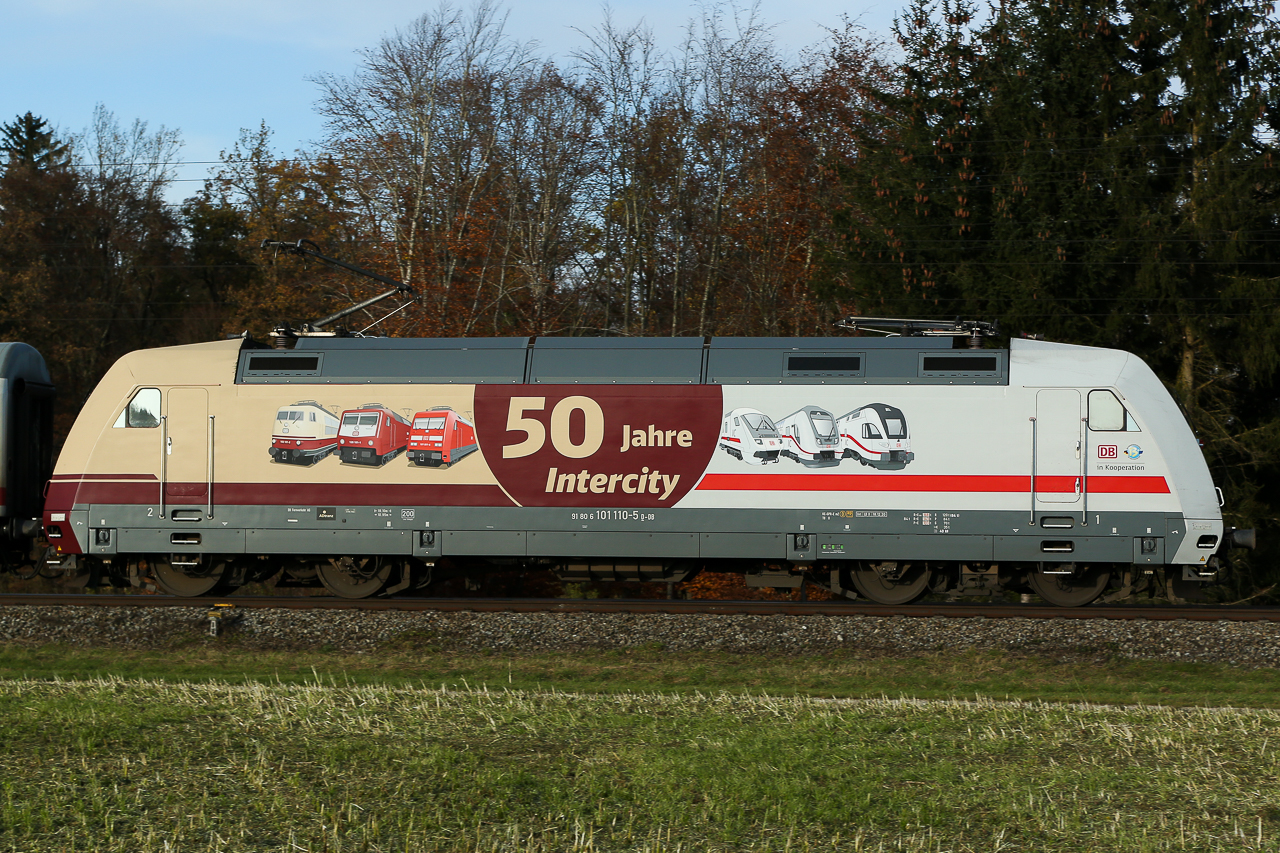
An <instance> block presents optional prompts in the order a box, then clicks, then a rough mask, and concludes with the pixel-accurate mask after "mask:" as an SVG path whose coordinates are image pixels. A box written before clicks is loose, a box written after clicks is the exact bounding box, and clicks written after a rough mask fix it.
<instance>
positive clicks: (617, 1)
mask: <svg viewBox="0 0 1280 853" xmlns="http://www.w3.org/2000/svg"><path fill="white" fill-rule="evenodd" d="M504 5H505V9H506V10H507V12H508V18H507V29H506V31H507V34H508V35H510V36H512V37H513V38H516V39H518V40H520V41H530V40H533V41H537V42H538V43H539V45H540V46H541V50H542V51H543V52H544V53H547V54H551V55H553V56H557V57H562V58H563V57H566V56H567V55H568V54H569V53H571V52H572V51H573V50H574V49H575V48H577V47H579V46H581V44H582V41H583V40H582V37H581V36H580V35H579V34H578V33H576V32H574V29H573V28H574V27H578V28H581V29H588V30H589V29H591V28H593V27H594V26H595V25H597V24H598V23H599V22H600V21H601V20H603V15H604V13H603V4H602V3H601V2H599V0H558V2H533V0H510V2H507V3H505V4H504ZM901 5H902V4H901V3H899V2H892V0H859V2H839V0H805V2H796V0H761V2H760V3H759V6H758V8H759V13H760V18H761V19H762V20H763V21H764V22H766V23H768V24H771V25H773V26H774V35H775V38H776V42H777V44H778V45H779V46H780V47H782V48H783V49H784V50H787V51H789V52H792V53H798V52H799V51H800V49H801V48H803V47H806V46H808V45H811V44H813V43H816V42H818V41H820V40H821V39H822V38H823V36H824V34H825V31H824V29H823V28H824V27H838V26H839V24H840V17H841V15H848V16H849V17H850V18H851V19H854V20H857V21H858V22H859V23H861V24H862V25H863V26H864V27H866V28H867V29H868V30H869V31H871V32H872V33H875V34H879V35H883V36H884V37H886V38H887V36H888V34H889V27H890V22H891V21H892V18H893V15H894V13H895V12H896V11H897V10H898V9H899V8H900V6H901ZM435 6H436V0H425V2H423V0H419V2H404V0H374V2H370V3H367V4H357V3H352V2H335V0H308V2H300V0H200V2H195V0H164V2H161V0H113V2H102V0H10V2H9V3H6V4H5V5H4V8H3V10H0V80H2V81H3V83H0V122H6V123H7V122H10V121H12V120H13V118H14V117H15V116H17V115H21V114H23V113H25V112H27V111H28V110H30V111H32V112H33V113H35V114H36V115H39V116H42V117H44V118H45V119H47V120H48V121H49V122H50V123H51V124H53V125H55V126H56V127H57V128H58V129H59V130H60V131H62V132H63V133H67V132H79V131H82V130H83V129H84V128H85V127H86V126H87V125H88V124H89V121H90V118H91V116H92V113H93V107H94V105H95V104H96V103H102V104H103V105H105V106H106V107H107V108H108V109H109V110H111V111H112V112H114V113H115V115H116V116H117V118H119V119H120V122H121V124H123V125H128V124H131V123H132V122H133V120H134V119H142V120H144V121H146V122H148V124H149V125H150V127H151V129H152V130H154V129H156V128H158V127H159V126H160V125H164V126H166V127H168V128H171V129H178V130H180V131H181V134H182V138H183V140H184V142H185V146H184V148H183V151H182V159H183V160H184V161H185V162H186V163H187V164H188V165H185V166H183V167H181V168H180V169H179V172H178V177H179V183H178V185H177V186H175V187H174V188H173V192H172V193H171V194H170V195H171V197H176V198H183V197H185V196H188V195H191V194H192V193H194V192H196V191H197V190H198V189H199V187H200V182H201V181H202V180H203V178H204V177H205V175H206V174H207V173H208V170H209V168H210V166H209V161H214V160H216V159H217V157H218V154H219V152H220V151H222V150H225V149H229V148H230V147H231V145H232V144H233V143H234V142H235V141H236V139H237V138H238V136H239V133H240V129H241V128H256V127H258V125H259V123H260V122H262V121H265V122H266V123H267V125H268V126H269V127H271V128H272V130H273V131H274V132H275V136H274V142H275V145H276V148H277V150H278V151H280V152H282V153H290V152H292V151H294V150H295V149H297V148H300V147H306V146H307V144H308V142H310V141H311V140H314V139H318V138H319V137H320V136H321V134H322V129H323V128H322V123H321V120H320V118H319V117H318V116H317V115H316V113H315V110H314V104H315V101H316V99H317V97H318V90H317V88H316V86H315V84H314V83H311V82H310V81H309V80H308V79H307V78H308V77H310V76H313V75H315V74H318V73H321V72H332V73H336V74H343V73H347V72H349V71H351V70H353V69H354V68H355V66H356V63H357V55H356V53H357V51H359V50H360V49H361V48H365V47H370V46H373V45H375V44H376V43H377V42H378V39H379V38H381V37H382V36H383V35H386V34H389V33H391V32H393V31H394V30H395V29H396V28H397V27H403V26H404V25H406V24H407V23H409V22H410V21H412V20H413V19H414V18H416V17H417V16H419V15H421V14H422V13H423V12H426V11H428V10H430V9H433V8H435ZM610 6H611V8H612V10H613V17H614V21H615V23H617V24H619V25H630V24H632V23H635V22H637V21H639V20H640V19H644V21H645V22H646V23H648V24H649V25H650V26H651V27H652V28H653V30H654V33H655V37H656V39H657V42H658V44H659V46H660V47H662V48H670V47H672V46H674V45H675V44H676V43H677V41H678V39H679V35H680V32H681V30H682V28H683V26H684V25H685V23H686V22H687V21H688V20H689V19H690V18H691V17H693V16H694V15H695V14H696V13H697V10H698V6H697V4H696V3H695V2H690V0H647V2H639V0H613V2H611V3H610Z"/></svg>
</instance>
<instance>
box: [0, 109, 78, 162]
mask: <svg viewBox="0 0 1280 853" xmlns="http://www.w3.org/2000/svg"><path fill="white" fill-rule="evenodd" d="M48 126H49V125H48V122H46V121H45V120H44V119H42V118H38V117H36V116H34V115H32V114H31V113H30V112H28V113H27V114H26V115H24V116H18V117H17V118H16V119H14V121H13V122H12V123H11V124H6V125H0V143H2V144H0V150H2V151H4V153H5V156H6V166H7V167H8V168H12V167H14V166H18V165H22V166H30V167H32V168H34V169H38V170H41V171H47V170H49V169H55V168H60V167H62V166H66V165H67V164H68V163H69V162H70V153H71V148H70V146H69V145H67V143H65V142H59V141H58V140H57V138H56V137H55V136H54V133H53V131H52V130H47V129H46V128H48Z"/></svg>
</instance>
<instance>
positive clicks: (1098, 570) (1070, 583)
mask: <svg viewBox="0 0 1280 853" xmlns="http://www.w3.org/2000/svg"><path fill="white" fill-rule="evenodd" d="M1027 582H1028V583H1029V584H1030V585H1031V588H1032V589H1033V590H1035V593H1036V595H1038V596H1040V597H1041V598H1043V599H1044V600H1045V601H1047V602H1049V603H1050V604H1053V605H1056V606H1058V607H1083V606H1084V605H1086V604H1089V603H1090V602H1092V601H1093V600H1094V599H1096V598H1097V597H1098V596H1100V595H1102V591H1103V590H1105V589H1106V588H1107V584H1108V583H1110V582H1111V571H1110V570H1109V569H1107V568H1105V567H1102V566H1084V567H1082V568H1081V569H1080V570H1079V571H1077V572H1075V573H1074V574H1070V575H1051V574H1046V573H1044V572H1031V574H1029V575H1028V576H1027Z"/></svg>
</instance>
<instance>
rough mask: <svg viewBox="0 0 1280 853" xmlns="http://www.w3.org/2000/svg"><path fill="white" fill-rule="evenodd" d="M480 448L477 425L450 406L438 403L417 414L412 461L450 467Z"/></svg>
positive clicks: (410, 443)
mask: <svg viewBox="0 0 1280 853" xmlns="http://www.w3.org/2000/svg"><path fill="white" fill-rule="evenodd" d="M478 447H479V445H478V444H477V443H476V428H475V424H473V423H472V422H471V421H469V420H467V419H466V418H464V417H462V415H459V414H458V413H457V412H455V411H454V410H453V409H452V408H450V407H449V406H437V407H436V408H434V409H429V410H427V411H425V412H418V413H417V414H416V415H414V416H413V428H412V429H411V430H410V431H409V460H410V461H411V462H413V464H415V465H424V466H429V467H432V468H441V467H444V468H447V467H449V466H450V465H452V464H453V463H454V462H457V461H458V460H459V459H462V458H463V457H464V456H466V455H467V454H469V453H472V452H474V451H475V450H476V449H477V448H478Z"/></svg>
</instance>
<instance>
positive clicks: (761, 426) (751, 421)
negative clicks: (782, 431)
mask: <svg viewBox="0 0 1280 853" xmlns="http://www.w3.org/2000/svg"><path fill="white" fill-rule="evenodd" d="M742 419H743V420H744V421H746V422H747V426H749V427H750V428H751V429H753V430H755V431H756V432H759V433H772V434H773V435H777V434H778V428H777V427H776V426H774V425H773V421H771V420H769V419H768V418H767V417H765V416H764V415H752V414H747V415H743V416H742Z"/></svg>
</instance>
